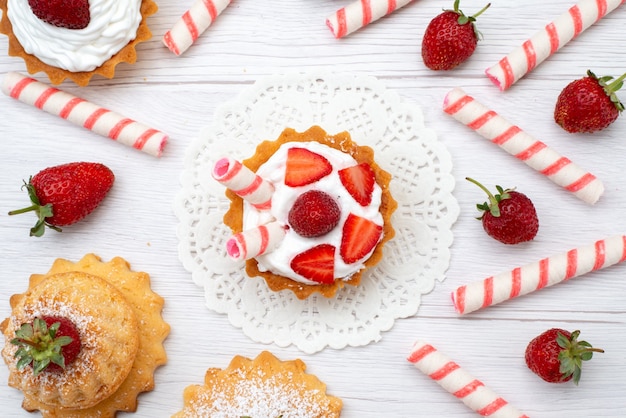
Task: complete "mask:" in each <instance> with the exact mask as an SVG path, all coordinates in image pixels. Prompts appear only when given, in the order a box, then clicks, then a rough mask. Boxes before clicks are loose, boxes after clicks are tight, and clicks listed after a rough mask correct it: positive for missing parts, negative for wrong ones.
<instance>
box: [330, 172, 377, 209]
mask: <svg viewBox="0 0 626 418" xmlns="http://www.w3.org/2000/svg"><path fill="white" fill-rule="evenodd" d="M338 173H339V178H340V179H341V184H343V187H345V188H346V190H347V191H348V192H349V193H350V195H351V196H352V197H353V198H354V200H356V201H357V202H358V203H359V205H361V206H367V205H369V204H370V203H371V201H372V192H373V191H374V184H375V183H376V174H375V173H374V170H372V167H370V165H369V164H367V163H361V164H359V165H355V166H352V167H348V168H344V169H343V170H339V172H338Z"/></svg>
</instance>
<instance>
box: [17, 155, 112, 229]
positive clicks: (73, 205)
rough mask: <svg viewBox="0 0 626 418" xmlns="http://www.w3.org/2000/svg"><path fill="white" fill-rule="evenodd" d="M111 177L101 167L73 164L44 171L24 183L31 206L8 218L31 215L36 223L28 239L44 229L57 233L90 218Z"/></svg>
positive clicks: (110, 184)
mask: <svg viewBox="0 0 626 418" xmlns="http://www.w3.org/2000/svg"><path fill="white" fill-rule="evenodd" d="M114 179H115V176H114V175H113V172H112V171H111V170H110V169H109V168H108V167H106V166H105V165H103V164H100V163H90V162H75V163H68V164H63V165H58V166H54V167H49V168H46V169H44V170H42V171H40V172H39V173H37V174H35V175H34V176H33V177H31V178H30V180H29V182H28V183H26V182H24V186H25V187H26V189H27V190H28V195H29V196H30V200H31V202H32V205H31V206H28V207H26V208H23V209H18V210H14V211H11V212H9V215H17V214H19V213H24V212H30V211H34V212H35V213H36V214H37V218H38V219H37V223H36V224H35V226H34V227H33V228H31V230H30V235H31V236H37V237H40V236H42V235H43V234H44V231H45V227H46V226H47V227H49V228H52V229H54V230H56V231H61V229H60V228H59V227H60V226H66V225H71V224H74V223H76V222H78V221H80V220H81V219H83V218H84V217H85V216H87V215H88V214H90V213H91V212H92V211H93V210H94V209H95V208H96V207H97V206H98V205H99V204H100V202H101V201H102V199H104V197H105V196H106V195H107V193H108V192H109V190H110V189H111V186H113V181H114Z"/></svg>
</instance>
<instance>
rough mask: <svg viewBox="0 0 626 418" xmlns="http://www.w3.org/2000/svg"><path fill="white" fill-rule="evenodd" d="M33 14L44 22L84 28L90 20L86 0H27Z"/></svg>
mask: <svg viewBox="0 0 626 418" xmlns="http://www.w3.org/2000/svg"><path fill="white" fill-rule="evenodd" d="M28 5H29V6H30V8H31V10H32V11H33V14H34V15H35V16H37V17H38V18H39V19H41V20H43V21H44V22H46V23H49V24H51V25H54V26H58V27H61V28H67V29H84V28H86V27H87V26H88V25H89V22H90V21H91V15H90V12H89V1H88V0H28Z"/></svg>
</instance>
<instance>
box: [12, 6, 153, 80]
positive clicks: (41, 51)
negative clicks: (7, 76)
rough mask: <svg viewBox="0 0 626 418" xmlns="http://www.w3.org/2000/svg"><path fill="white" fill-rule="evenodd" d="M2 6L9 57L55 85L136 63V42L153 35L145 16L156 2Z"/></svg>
mask: <svg viewBox="0 0 626 418" xmlns="http://www.w3.org/2000/svg"><path fill="white" fill-rule="evenodd" d="M0 9H1V10H2V20H1V21H0V33H4V34H5V35H7V36H8V37H9V51H8V52H9V55H11V56H18V57H21V58H23V59H24V61H25V63H26V68H27V70H28V72H29V73H31V74H35V73H37V72H41V71H43V72H45V73H46V74H47V75H48V78H49V79H50V81H51V82H52V83H53V84H59V83H61V82H62V81H63V80H65V79H66V78H69V79H71V80H73V81H74V82H75V83H76V84H78V85H79V86H85V85H87V84H89V81H90V80H91V77H92V76H93V75H94V74H99V75H101V76H104V77H107V78H113V76H114V74H115V67H116V66H117V64H119V63H120V62H126V63H131V64H132V63H134V62H135V61H136V59H137V53H136V50H135V47H136V45H137V44H138V43H140V42H143V41H146V40H148V39H149V38H150V37H151V36H152V34H151V32H150V30H149V29H148V27H147V24H146V18H147V17H148V16H150V15H152V14H154V13H156V11H157V6H156V4H155V3H154V2H153V1H152V0H128V1H113V0H46V1H44V0H0Z"/></svg>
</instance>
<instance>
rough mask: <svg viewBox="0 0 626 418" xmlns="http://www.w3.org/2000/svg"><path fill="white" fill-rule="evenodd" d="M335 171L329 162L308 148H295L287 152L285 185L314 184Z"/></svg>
mask: <svg viewBox="0 0 626 418" xmlns="http://www.w3.org/2000/svg"><path fill="white" fill-rule="evenodd" d="M331 171H333V167H332V166H331V165H330V162H328V160H327V159H326V158H325V157H324V156H322V155H320V154H317V153H315V152H313V151H309V150H308V149H306V148H299V147H293V148H289V151H287V166H286V168H285V184H286V185H287V186H291V187H298V186H305V185H307V184H310V183H313V182H315V181H317V180H319V179H321V178H323V177H325V176H327V175H329V174H330V173H331Z"/></svg>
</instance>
